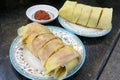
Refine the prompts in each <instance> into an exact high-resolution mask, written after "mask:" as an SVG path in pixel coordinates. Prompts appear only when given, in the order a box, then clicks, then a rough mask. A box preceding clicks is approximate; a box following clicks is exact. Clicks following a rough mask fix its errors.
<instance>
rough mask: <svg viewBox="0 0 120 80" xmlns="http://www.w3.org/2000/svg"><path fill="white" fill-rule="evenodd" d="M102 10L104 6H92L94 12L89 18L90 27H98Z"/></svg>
mask: <svg viewBox="0 0 120 80" xmlns="http://www.w3.org/2000/svg"><path fill="white" fill-rule="evenodd" d="M101 12H102V8H100V7H92V13H91V16H90V18H89V21H88V24H87V27H90V28H96V27H97V24H98V21H99V18H100V15H101Z"/></svg>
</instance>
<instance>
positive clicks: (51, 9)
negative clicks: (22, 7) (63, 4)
mask: <svg viewBox="0 0 120 80" xmlns="http://www.w3.org/2000/svg"><path fill="white" fill-rule="evenodd" d="M38 10H44V11H46V12H47V13H48V14H49V15H50V17H51V19H49V20H36V19H35V18H34V15H35V12H36V11H38ZM26 15H27V17H28V18H29V19H30V20H32V21H34V22H38V23H48V22H51V21H53V20H55V19H56V18H57V16H58V10H57V9H56V8H55V7H53V6H50V5H44V4H40V5H34V6H32V7H30V8H28V9H27V11H26Z"/></svg>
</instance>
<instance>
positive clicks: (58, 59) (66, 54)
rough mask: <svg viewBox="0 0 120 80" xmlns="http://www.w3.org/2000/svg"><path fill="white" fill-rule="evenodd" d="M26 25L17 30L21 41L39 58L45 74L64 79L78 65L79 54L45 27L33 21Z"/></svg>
mask: <svg viewBox="0 0 120 80" xmlns="http://www.w3.org/2000/svg"><path fill="white" fill-rule="evenodd" d="M28 25H29V26H30V27H28V26H24V27H22V28H20V29H19V30H18V34H19V36H21V38H22V39H23V38H24V41H23V40H22V41H21V43H22V44H24V45H25V46H26V47H27V48H28V50H30V51H31V52H32V54H33V55H34V56H36V57H37V58H38V59H40V61H41V63H42V66H43V67H44V70H45V71H44V72H45V73H46V74H48V75H52V77H54V78H55V79H64V78H65V77H66V75H67V74H68V73H69V72H70V71H72V70H73V69H74V68H75V67H76V66H77V65H79V62H80V60H81V55H80V54H79V53H78V52H77V51H76V50H74V49H73V47H72V46H68V45H65V44H64V43H63V42H62V40H61V39H60V38H58V37H56V36H55V35H53V34H52V33H51V32H50V31H49V29H48V28H47V27H45V26H43V25H42V27H41V25H40V24H38V23H35V22H33V23H30V24H28ZM35 25H36V26H37V27H36V26H35ZM39 27H40V28H39ZM31 29H33V30H31ZM38 29H39V30H38Z"/></svg>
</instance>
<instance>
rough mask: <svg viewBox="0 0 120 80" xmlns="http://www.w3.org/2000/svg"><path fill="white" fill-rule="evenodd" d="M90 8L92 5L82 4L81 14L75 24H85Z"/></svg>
mask: <svg viewBox="0 0 120 80" xmlns="http://www.w3.org/2000/svg"><path fill="white" fill-rule="evenodd" d="M91 10H92V7H90V6H86V5H85V6H83V9H82V12H81V15H80V17H79V19H78V21H77V24H80V25H83V26H86V25H87V23H88V20H89V17H90V15H91Z"/></svg>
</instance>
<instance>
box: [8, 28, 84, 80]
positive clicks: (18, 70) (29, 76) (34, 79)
mask: <svg viewBox="0 0 120 80" xmlns="http://www.w3.org/2000/svg"><path fill="white" fill-rule="evenodd" d="M47 27H48V28H57V29H58V28H59V29H61V30H62V31H63V30H64V31H66V32H67V33H69V34H72V35H73V37H74V38H75V40H77V41H79V42H80V44H81V46H82V48H83V57H82V60H81V62H80V65H79V66H77V68H76V69H75V71H74V72H72V73H71V74H69V75H67V76H66V77H65V78H64V79H66V78H69V77H71V76H72V75H74V74H75V73H76V72H77V71H78V70H80V68H81V67H82V66H83V64H84V62H85V58H86V49H85V46H84V44H83V42H82V41H81V39H80V38H78V37H77V36H76V35H75V34H73V33H70V32H68V31H67V30H65V29H64V28H60V27H58V26H47ZM19 39H20V36H17V37H15V38H14V40H13V41H12V44H11V46H10V50H9V57H10V62H11V64H12V66H13V67H14V68H15V70H16V71H17V72H18V73H20V74H21V75H23V76H24V77H26V78H28V79H32V80H40V78H34V77H32V76H31V75H30V74H29V73H27V72H24V71H23V70H21V68H20V67H18V66H17V65H16V64H15V61H14V59H13V56H12V54H13V53H12V50H13V49H14V46H15V45H16V43H17V41H18V40H19ZM41 79H44V78H42V77H41Z"/></svg>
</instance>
